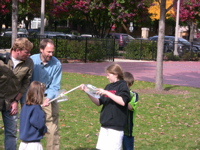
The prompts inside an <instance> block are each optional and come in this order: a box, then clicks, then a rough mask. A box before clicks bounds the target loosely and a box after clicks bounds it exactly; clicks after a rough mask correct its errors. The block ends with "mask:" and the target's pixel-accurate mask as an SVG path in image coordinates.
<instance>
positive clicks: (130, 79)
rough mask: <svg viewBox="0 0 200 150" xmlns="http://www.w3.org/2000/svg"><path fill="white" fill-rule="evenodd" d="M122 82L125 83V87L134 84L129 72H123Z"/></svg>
mask: <svg viewBox="0 0 200 150" xmlns="http://www.w3.org/2000/svg"><path fill="white" fill-rule="evenodd" d="M123 76H124V80H125V81H126V83H127V85H128V86H129V87H131V86H132V85H133V83H134V77H133V75H132V74H131V73H130V72H124V75H123Z"/></svg>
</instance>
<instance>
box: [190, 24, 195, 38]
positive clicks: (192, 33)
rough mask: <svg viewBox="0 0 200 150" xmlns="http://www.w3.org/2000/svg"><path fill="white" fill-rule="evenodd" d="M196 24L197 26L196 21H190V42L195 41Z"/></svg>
mask: <svg viewBox="0 0 200 150" xmlns="http://www.w3.org/2000/svg"><path fill="white" fill-rule="evenodd" d="M194 26H195V25H194V23H193V22H191V23H190V36H189V41H190V42H193V40H194V28H195V27H194Z"/></svg>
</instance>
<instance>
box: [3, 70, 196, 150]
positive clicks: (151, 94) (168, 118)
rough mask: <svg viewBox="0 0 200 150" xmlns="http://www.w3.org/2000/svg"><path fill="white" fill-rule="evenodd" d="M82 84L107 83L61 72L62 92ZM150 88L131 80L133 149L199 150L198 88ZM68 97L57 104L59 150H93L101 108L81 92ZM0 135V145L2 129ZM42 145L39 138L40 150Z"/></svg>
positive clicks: (140, 82) (81, 75) (148, 84)
mask: <svg viewBox="0 0 200 150" xmlns="http://www.w3.org/2000/svg"><path fill="white" fill-rule="evenodd" d="M82 83H85V84H87V83H89V84H92V85H94V86H96V87H99V88H104V87H105V85H106V84H108V80H107V78H106V77H102V76H95V75H86V74H76V73H63V78H62V82H61V87H62V89H66V90H70V89H72V88H74V87H76V86H78V85H80V84H82ZM154 87H155V84H154V83H151V82H144V81H135V83H134V85H133V86H132V90H134V91H137V92H138V93H139V105H138V114H137V118H136V128H135V150H200V117H199V116H200V100H199V98H200V89H199V88H192V87H181V86H174V85H164V88H165V89H166V91H164V92H156V91H154ZM68 98H69V100H68V101H67V102H61V103H60V118H59V127H60V143H61V148H60V149H61V150H95V146H96V142H97V138H98V132H99V129H100V123H99V115H100V110H101V106H100V107H98V106H96V105H94V104H93V103H92V102H91V101H90V99H89V98H88V97H87V95H86V94H85V93H84V92H83V91H81V90H75V91H74V92H71V93H69V95H68ZM0 126H1V127H2V126H3V123H2V119H1V122H0ZM0 134H1V136H0V142H1V143H3V129H0ZM45 142H46V141H45V139H43V140H42V143H43V147H44V149H45V146H44V144H45ZM2 145H3V144H2ZM2 148H3V146H0V149H2Z"/></svg>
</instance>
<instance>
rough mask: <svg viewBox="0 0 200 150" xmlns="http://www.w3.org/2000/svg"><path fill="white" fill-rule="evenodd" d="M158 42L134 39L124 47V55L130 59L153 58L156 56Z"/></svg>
mask: <svg viewBox="0 0 200 150" xmlns="http://www.w3.org/2000/svg"><path fill="white" fill-rule="evenodd" d="M156 47H157V46H156V44H155V42H152V41H149V40H133V41H131V42H129V43H128V44H127V45H126V47H124V51H125V53H124V57H125V58H128V59H143V60H153V59H155V58H156V53H157V52H156V50H157V48H156Z"/></svg>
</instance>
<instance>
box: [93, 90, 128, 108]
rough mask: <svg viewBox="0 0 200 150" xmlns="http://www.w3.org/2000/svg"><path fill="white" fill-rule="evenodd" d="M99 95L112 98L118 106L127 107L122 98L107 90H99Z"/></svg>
mask: <svg viewBox="0 0 200 150" xmlns="http://www.w3.org/2000/svg"><path fill="white" fill-rule="evenodd" d="M97 94H99V95H107V96H108V97H109V98H111V99H112V100H113V101H114V102H116V103H117V104H119V105H121V106H125V103H124V101H123V99H122V97H121V96H118V95H115V94H113V93H111V92H109V91H107V90H104V89H98V90H97Z"/></svg>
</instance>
